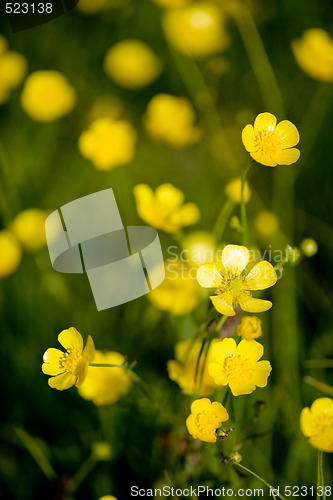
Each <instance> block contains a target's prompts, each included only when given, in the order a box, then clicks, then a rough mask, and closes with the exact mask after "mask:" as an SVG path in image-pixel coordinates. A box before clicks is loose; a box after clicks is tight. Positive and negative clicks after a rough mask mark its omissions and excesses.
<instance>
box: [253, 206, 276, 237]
mask: <svg viewBox="0 0 333 500" xmlns="http://www.w3.org/2000/svg"><path fill="white" fill-rule="evenodd" d="M254 225H255V228H256V230H257V231H258V233H259V234H261V235H262V236H265V237H267V236H272V235H273V234H275V233H276V231H277V230H278V229H279V219H278V218H277V217H276V215H275V214H274V213H273V212H270V211H269V210H263V211H262V212H259V213H258V215H257V217H256V218H255V221H254Z"/></svg>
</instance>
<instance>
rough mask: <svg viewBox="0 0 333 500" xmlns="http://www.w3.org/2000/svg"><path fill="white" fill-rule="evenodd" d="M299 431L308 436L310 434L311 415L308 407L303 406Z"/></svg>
mask: <svg viewBox="0 0 333 500" xmlns="http://www.w3.org/2000/svg"><path fill="white" fill-rule="evenodd" d="M300 424H301V431H302V432H303V434H304V436H307V437H310V436H311V434H312V415H311V412H310V408H303V410H302V411H301V416H300Z"/></svg>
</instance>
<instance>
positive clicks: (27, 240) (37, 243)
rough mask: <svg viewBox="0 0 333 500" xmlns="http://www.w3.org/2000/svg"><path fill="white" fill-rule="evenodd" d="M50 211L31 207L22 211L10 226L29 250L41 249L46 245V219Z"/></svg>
mask: <svg viewBox="0 0 333 500" xmlns="http://www.w3.org/2000/svg"><path fill="white" fill-rule="evenodd" d="M49 213H50V212H48V211H46V210H39V209H38V208H29V209H27V210H23V212H20V213H19V214H18V215H17V216H16V217H15V219H14V220H13V221H12V222H11V223H10V225H9V227H10V229H11V231H13V233H14V234H15V236H16V237H17V239H18V240H19V242H20V243H21V244H22V245H23V247H24V248H26V249H28V250H39V249H40V248H43V247H45V246H46V235H45V220H46V218H47V217H48V215H49Z"/></svg>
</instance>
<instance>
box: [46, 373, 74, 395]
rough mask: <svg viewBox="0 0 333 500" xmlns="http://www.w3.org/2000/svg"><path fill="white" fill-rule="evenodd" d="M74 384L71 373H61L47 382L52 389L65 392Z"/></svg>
mask: <svg viewBox="0 0 333 500" xmlns="http://www.w3.org/2000/svg"><path fill="white" fill-rule="evenodd" d="M75 382H76V377H75V375H73V374H71V373H62V374H61V375H57V376H56V377H51V378H49V380H48V384H49V386H50V387H52V389H58V391H65V390H66V389H69V388H70V387H72V386H73V385H74V384H75Z"/></svg>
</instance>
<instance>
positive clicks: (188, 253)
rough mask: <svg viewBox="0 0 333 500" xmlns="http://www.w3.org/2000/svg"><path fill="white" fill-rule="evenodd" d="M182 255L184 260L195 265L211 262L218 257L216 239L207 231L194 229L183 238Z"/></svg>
mask: <svg viewBox="0 0 333 500" xmlns="http://www.w3.org/2000/svg"><path fill="white" fill-rule="evenodd" d="M182 248H183V250H182V255H183V256H184V260H185V261H188V262H190V263H191V264H193V265H194V266H197V267H199V266H201V265H202V264H211V263H212V262H214V261H215V258H216V253H217V252H216V241H215V238H214V236H213V235H212V234H211V233H209V232H207V231H194V232H192V233H189V234H187V235H186V236H185V237H184V238H183V240H182Z"/></svg>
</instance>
